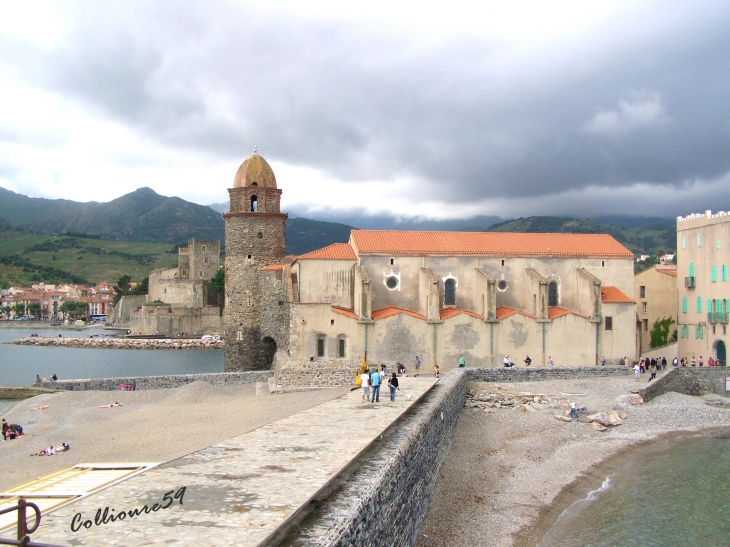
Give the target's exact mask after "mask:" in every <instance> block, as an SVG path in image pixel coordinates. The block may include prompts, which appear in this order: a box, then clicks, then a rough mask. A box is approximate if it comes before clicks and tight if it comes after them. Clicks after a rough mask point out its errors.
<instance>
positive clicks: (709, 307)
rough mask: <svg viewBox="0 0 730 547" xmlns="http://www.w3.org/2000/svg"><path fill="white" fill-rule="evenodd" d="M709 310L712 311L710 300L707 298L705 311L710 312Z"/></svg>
mask: <svg viewBox="0 0 730 547" xmlns="http://www.w3.org/2000/svg"><path fill="white" fill-rule="evenodd" d="M711 312H712V300H710V299H709V298H708V299H707V313H711Z"/></svg>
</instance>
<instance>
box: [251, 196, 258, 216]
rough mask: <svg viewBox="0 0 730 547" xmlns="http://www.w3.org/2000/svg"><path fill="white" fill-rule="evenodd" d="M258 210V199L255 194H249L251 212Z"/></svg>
mask: <svg viewBox="0 0 730 547" xmlns="http://www.w3.org/2000/svg"><path fill="white" fill-rule="evenodd" d="M258 210H259V199H258V198H257V197H256V196H251V212H252V213H255V212H256V211H258Z"/></svg>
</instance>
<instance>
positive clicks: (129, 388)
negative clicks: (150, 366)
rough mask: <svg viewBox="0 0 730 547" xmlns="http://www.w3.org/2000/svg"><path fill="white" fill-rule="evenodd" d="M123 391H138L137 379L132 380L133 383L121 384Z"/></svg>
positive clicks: (120, 387)
mask: <svg viewBox="0 0 730 547" xmlns="http://www.w3.org/2000/svg"><path fill="white" fill-rule="evenodd" d="M119 389H120V390H121V391H137V380H132V383H131V384H119Z"/></svg>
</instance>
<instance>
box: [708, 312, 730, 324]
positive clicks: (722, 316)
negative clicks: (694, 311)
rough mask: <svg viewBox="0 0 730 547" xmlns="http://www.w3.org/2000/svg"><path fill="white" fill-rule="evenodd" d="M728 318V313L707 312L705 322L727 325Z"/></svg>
mask: <svg viewBox="0 0 730 547" xmlns="http://www.w3.org/2000/svg"><path fill="white" fill-rule="evenodd" d="M728 316H730V312H722V311H715V312H712V311H710V312H707V321H708V322H709V323H727V322H728Z"/></svg>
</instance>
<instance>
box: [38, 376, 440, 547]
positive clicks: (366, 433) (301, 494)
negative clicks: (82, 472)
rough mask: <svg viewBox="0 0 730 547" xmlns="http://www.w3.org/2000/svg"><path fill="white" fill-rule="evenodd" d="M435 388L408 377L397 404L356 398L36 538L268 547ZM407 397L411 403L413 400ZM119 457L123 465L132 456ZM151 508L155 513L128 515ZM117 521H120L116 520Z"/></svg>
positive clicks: (64, 514) (56, 524)
mask: <svg viewBox="0 0 730 547" xmlns="http://www.w3.org/2000/svg"><path fill="white" fill-rule="evenodd" d="M436 381H437V380H436V379H435V378H433V377H428V376H422V377H419V378H413V377H407V378H401V379H400V383H401V389H400V391H399V392H398V395H397V397H396V401H395V403H391V402H390V396H389V391H388V386H387V385H384V386H383V388H385V389H384V390H383V391H382V392H381V397H380V401H381V402H380V403H379V404H377V403H376V404H371V403H362V402H361V396H360V391H359V390H358V391H352V392H350V393H348V394H346V395H343V396H342V397H338V398H337V399H333V400H331V401H328V402H326V403H323V404H321V405H319V406H316V407H314V408H310V409H308V410H305V411H303V412H300V413H298V414H294V415H292V416H289V417H287V418H284V419H282V420H278V421H276V422H272V423H270V424H268V425H265V426H263V427H261V428H259V429H256V430H254V431H251V432H249V433H246V434H243V435H239V436H237V437H233V438H231V439H228V440H227V441H224V442H222V443H219V444H217V445H214V446H211V447H208V448H206V449H203V450H200V451H198V452H194V453H192V454H189V455H187V456H183V457H182V458H179V459H176V460H173V461H170V462H167V463H164V464H162V465H160V466H158V467H155V468H153V469H150V470H149V471H146V472H144V473H142V474H140V475H137V476H135V477H133V478H131V479H128V480H126V481H124V482H121V483H118V484H116V485H113V486H111V487H109V488H107V489H105V490H101V491H99V492H97V493H95V494H91V495H89V496H87V497H85V498H82V499H80V500H78V501H76V502H74V503H72V504H70V505H67V506H65V507H62V508H60V509H58V510H56V511H54V512H52V513H50V514H48V515H44V516H43V519H42V523H41V526H40V528H39V530H38V531H37V532H36V533H34V534H33V540H35V541H40V542H44V543H52V544H62V545H74V546H75V545H93V546H100V545H115V546H118V547H136V546H140V545H157V544H165V545H190V546H193V545H195V546H197V545H239V546H256V545H260V544H261V543H262V542H265V541H266V540H267V539H270V538H271V537H272V536H273V535H274V534H275V532H276V531H277V530H279V529H280V528H281V527H282V526H284V525H285V524H286V523H288V522H289V521H291V520H292V519H294V518H295V517H296V515H297V513H298V512H299V511H300V509H301V508H302V507H304V506H306V505H307V504H308V503H309V501H311V500H312V499H313V498H314V497H315V496H316V495H317V493H319V492H320V491H322V490H323V489H324V488H325V487H326V486H328V485H329V484H330V483H331V482H332V481H333V480H334V479H335V478H336V477H337V476H338V475H339V474H340V473H341V472H342V471H343V470H344V469H345V468H346V467H347V466H348V465H349V464H350V463H351V462H352V461H353V460H354V459H355V458H357V457H358V455H360V454H361V453H362V452H363V451H364V450H365V449H366V448H367V447H368V446H369V445H370V444H371V443H373V441H375V440H376V439H377V438H378V437H379V436H380V434H381V433H382V432H383V431H384V430H385V429H387V428H388V426H390V425H391V424H392V423H393V422H394V421H395V420H397V419H398V418H399V417H400V416H401V415H402V414H403V413H405V412H406V411H407V410H408V409H409V408H410V407H411V406H413V405H414V404H416V402H417V401H418V400H419V399H420V398H421V397H422V396H423V395H424V394H425V393H426V392H428V391H429V390H430V389H431V388H432V387H433V385H434V384H435V383H436ZM406 394H410V395H411V396H412V400H411V401H406V400H405V395H406ZM273 396H275V395H272V397H273ZM211 427H215V424H211ZM119 459H120V460H121V461H123V459H124V458H123V454H120V455H119ZM182 487H185V490H184V491H183V490H182V489H181V488H182ZM166 493H168V496H167V498H165V494H166ZM163 499H164V501H163ZM180 501H182V504H181V503H180ZM144 506H146V507H147V509H148V511H149V512H144V511H143V512H142V513H141V514H140V515H136V514H133V515H129V514H127V512H129V511H130V510H138V509H142V508H143V507H144ZM107 507H108V508H109V509H108V512H107V518H106V521H107V523H106V524H104V523H103V522H102V520H103V512H104V509H105V508H107ZM99 509H100V510H101V512H100V514H99V516H98V517H97V510H99ZM123 512H124V513H125V514H124V516H122V515H121V513H123ZM78 514H80V516H77V515H78ZM110 515H114V516H115V517H116V516H117V515H118V516H119V518H118V519H117V520H115V521H113V522H112V521H111V518H110ZM95 520H96V521H98V522H99V524H98V525H97V524H96V523H95ZM72 529H73V530H76V531H72Z"/></svg>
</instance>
